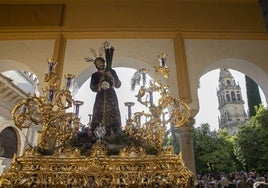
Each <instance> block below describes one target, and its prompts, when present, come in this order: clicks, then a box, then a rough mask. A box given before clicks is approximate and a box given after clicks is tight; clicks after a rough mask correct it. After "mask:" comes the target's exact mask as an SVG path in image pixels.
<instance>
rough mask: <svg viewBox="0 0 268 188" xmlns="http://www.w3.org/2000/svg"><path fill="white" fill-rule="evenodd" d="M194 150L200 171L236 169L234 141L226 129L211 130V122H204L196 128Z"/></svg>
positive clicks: (198, 170)
mask: <svg viewBox="0 0 268 188" xmlns="http://www.w3.org/2000/svg"><path fill="white" fill-rule="evenodd" d="M194 152H195V164H196V169H197V172H199V173H208V172H220V171H232V170H234V167H235V165H234V162H233V161H234V160H233V159H234V155H233V147H232V142H231V141H230V139H229V138H228V136H227V133H226V131H225V132H222V133H220V134H218V133H217V132H216V131H210V126H209V124H202V125H201V126H200V127H198V128H196V129H195V130H194Z"/></svg>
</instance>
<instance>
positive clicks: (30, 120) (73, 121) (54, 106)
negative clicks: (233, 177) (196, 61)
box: [0, 54, 193, 188]
mask: <svg viewBox="0 0 268 188" xmlns="http://www.w3.org/2000/svg"><path fill="white" fill-rule="evenodd" d="M159 58H160V63H161V64H160V66H156V67H155V75H156V81H155V82H151V83H150V85H149V87H146V86H145V85H142V86H141V88H140V90H139V93H138V95H137V100H138V101H139V102H141V103H142V104H143V105H145V106H146V107H148V108H149V112H148V113H147V112H136V113H134V116H132V112H131V107H132V106H133V105H134V103H132V102H126V103H125V105H126V106H127V108H128V112H129V113H128V119H127V122H126V127H125V128H126V132H127V133H128V134H129V135H130V136H131V137H134V138H135V139H143V140H145V141H146V143H147V144H149V145H152V146H153V147H154V148H156V149H157V154H155V155H149V154H147V153H146V150H145V149H144V148H143V147H141V146H135V145H131V146H127V147H123V148H121V149H120V152H119V154H118V155H112V156H111V155H108V154H107V148H106V147H105V145H103V144H102V143H101V141H100V139H101V138H102V137H103V136H104V134H105V129H104V131H103V129H102V127H99V129H96V130H95V134H96V136H97V137H98V138H99V141H97V142H96V143H95V144H94V145H93V146H92V148H91V150H90V153H89V155H88V156H84V155H81V152H80V150H79V149H78V148H76V147H73V146H72V145H71V144H70V142H71V139H72V138H73V137H74V135H76V134H77V132H78V130H79V128H80V126H81V123H80V119H79V107H80V106H81V105H82V104H83V102H82V101H73V100H72V97H71V92H70V87H71V84H72V80H73V78H74V76H73V75H71V74H67V75H65V80H66V83H65V87H64V88H63V89H59V83H58V82H59V80H60V78H59V77H58V76H57V75H56V74H55V72H54V69H55V66H56V64H57V63H56V62H55V61H54V60H52V59H49V60H48V64H49V71H48V73H47V74H45V82H46V83H47V86H46V87H45V88H44V90H43V91H44V92H43V93H44V95H43V96H35V95H34V96H31V97H29V98H26V99H24V100H22V101H21V102H19V104H18V105H17V106H16V107H15V108H14V110H13V111H12V118H13V120H14V123H15V125H16V126H17V127H18V128H20V129H22V128H29V127H31V126H38V127H39V129H40V136H39V140H38V143H37V147H31V146H29V147H27V148H26V149H25V151H24V154H23V155H22V156H16V155H14V157H13V161H12V163H11V165H10V167H9V169H7V170H6V171H5V172H4V173H3V174H2V175H1V176H0V187H3V188H9V187H24V188H28V187H29V188H30V187H40V188H41V187H42V188H44V187H66V188H67V187H77V188H78V187H85V188H91V187H95V188H96V187H99V188H106V187H107V188H108V187H110V188H111V187H112V188H113V187H125V188H130V187H133V188H134V187H135V188H136V187H144V188H145V187H148V188H149V187H150V188H156V187H159V188H160V187H161V188H162V187H171V186H172V187H179V188H188V187H190V186H191V185H190V182H191V179H192V177H193V174H192V172H191V171H189V170H188V169H187V168H186V167H185V165H184V163H183V161H182V158H181V155H178V156H177V155H175V154H174V151H173V148H172V147H163V136H164V133H165V129H166V125H167V124H168V123H173V124H175V126H176V127H179V126H181V125H182V124H183V123H184V122H186V121H187V120H188V118H189V116H190V109H189V107H188V106H187V104H185V103H184V102H182V101H181V100H180V99H178V98H174V97H172V96H171V95H170V93H169V91H168V86H167V85H165V84H163V82H162V81H161V79H160V78H159V77H160V76H161V75H162V76H163V77H164V78H167V77H168V69H167V66H166V62H165V60H166V55H165V54H164V55H161V56H159ZM140 72H141V73H142V74H143V75H145V74H146V73H147V72H148V71H147V70H146V69H143V70H142V71H140ZM156 92H158V93H160V96H161V97H160V99H159V100H158V102H157V104H154V102H153V97H154V93H156ZM146 95H147V96H149V100H148V97H146ZM144 97H145V98H146V99H144ZM72 106H74V109H75V110H74V112H73V113H70V112H66V109H68V108H70V107H72ZM167 109H168V111H169V114H170V117H169V118H167V119H166V118H165V115H166V114H167ZM142 117H144V118H146V119H147V120H146V121H145V123H141V118H142ZM89 119H90V121H91V115H89Z"/></svg>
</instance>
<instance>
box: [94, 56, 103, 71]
mask: <svg viewBox="0 0 268 188" xmlns="http://www.w3.org/2000/svg"><path fill="white" fill-rule="evenodd" d="M94 64H95V66H96V68H97V69H98V70H104V69H105V60H104V59H103V58H102V57H97V58H96V59H95V61H94Z"/></svg>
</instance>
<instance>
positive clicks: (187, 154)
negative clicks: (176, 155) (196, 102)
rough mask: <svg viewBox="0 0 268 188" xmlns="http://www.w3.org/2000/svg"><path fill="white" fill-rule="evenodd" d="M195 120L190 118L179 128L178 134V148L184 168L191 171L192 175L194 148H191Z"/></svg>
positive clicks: (194, 171) (193, 170)
mask: <svg viewBox="0 0 268 188" xmlns="http://www.w3.org/2000/svg"><path fill="white" fill-rule="evenodd" d="M194 123H195V119H193V118H190V120H189V121H188V122H186V123H185V124H184V125H183V126H181V127H180V128H179V133H180V148H181V154H182V159H183V161H184V163H185V166H186V167H187V168H188V169H189V170H191V171H192V172H193V173H194V174H195V173H196V170H195V160H194V148H193V125H194Z"/></svg>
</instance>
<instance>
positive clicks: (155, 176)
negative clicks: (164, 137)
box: [0, 143, 193, 188]
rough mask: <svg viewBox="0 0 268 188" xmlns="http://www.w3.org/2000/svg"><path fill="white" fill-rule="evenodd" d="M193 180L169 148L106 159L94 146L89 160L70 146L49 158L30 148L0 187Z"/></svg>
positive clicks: (102, 186)
mask: <svg viewBox="0 0 268 188" xmlns="http://www.w3.org/2000/svg"><path fill="white" fill-rule="evenodd" d="M192 178H193V174H192V173H191V171H189V170H188V169H187V168H186V167H185V166H184V164H183V161H182V159H181V156H180V155H178V156H177V155H175V154H174V152H173V148H172V147H166V148H163V149H162V150H160V151H159V153H158V154H157V155H147V154H146V152H145V150H144V149H143V148H141V147H139V148H137V147H127V148H123V149H122V150H121V151H120V154H119V155H117V156H108V155H107V153H106V149H105V147H104V146H103V145H102V144H99V143H97V144H95V145H94V146H93V148H92V150H91V153H90V156H88V157H86V156H81V155H80V152H79V151H78V150H76V149H74V148H72V147H70V146H69V147H66V148H65V149H59V150H58V151H56V152H55V153H54V154H53V155H49V156H43V155H40V154H39V153H38V152H37V151H36V150H35V149H34V148H30V149H28V150H27V151H25V153H24V155H23V156H21V157H16V156H14V158H13V162H12V164H11V166H10V168H9V169H8V170H7V171H5V172H4V173H3V174H2V176H1V178H0V187H8V188H10V187H25V188H27V187H40V188H41V187H68V188H69V187H72V188H74V187H75V188H78V187H79V188H81V187H85V188H93V187H94V188H97V187H99V188H108V187H109V188H113V187H118V188H119V187H124V188H126V187H136V188H137V187H152V188H156V187H161V188H162V187H179V188H184V187H185V188H186V187H187V188H188V187H191V186H190V182H191V179H192Z"/></svg>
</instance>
